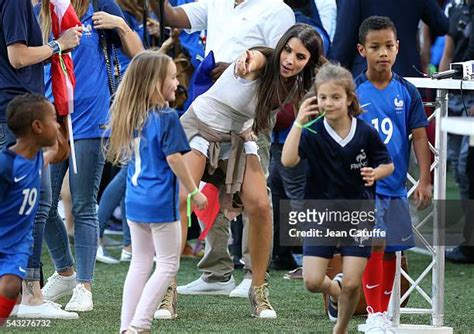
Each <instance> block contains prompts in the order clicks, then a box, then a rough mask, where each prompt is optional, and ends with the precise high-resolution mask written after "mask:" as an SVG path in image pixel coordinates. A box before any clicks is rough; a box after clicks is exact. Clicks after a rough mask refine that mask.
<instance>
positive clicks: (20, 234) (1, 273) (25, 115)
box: [0, 94, 59, 325]
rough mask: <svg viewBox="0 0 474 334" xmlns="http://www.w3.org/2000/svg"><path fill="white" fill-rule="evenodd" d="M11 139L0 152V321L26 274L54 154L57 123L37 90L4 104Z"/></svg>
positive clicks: (14, 301) (14, 299) (4, 316)
mask: <svg viewBox="0 0 474 334" xmlns="http://www.w3.org/2000/svg"><path fill="white" fill-rule="evenodd" d="M7 124H8V127H9V128H10V130H11V131H12V132H13V134H14V135H15V137H16V143H15V144H14V145H12V146H10V147H7V148H5V149H4V150H3V151H2V152H0V325H1V324H3V322H4V320H5V319H6V318H7V317H8V316H9V314H10V312H11V310H12V309H13V306H14V305H15V303H16V299H17V297H18V294H19V293H20V290H21V281H22V279H24V278H25V275H26V267H27V264H28V257H29V255H30V253H31V248H32V245H33V238H32V229H33V221H34V217H35V213H36V210H37V208H38V198H39V197H38V196H39V192H40V184H41V182H40V179H41V171H42V169H43V165H44V164H45V163H48V162H49V160H50V159H51V158H52V157H53V156H54V153H55V152H54V150H50V151H48V152H47V153H45V155H44V158H43V151H42V148H43V147H46V146H53V145H55V143H56V140H57V136H58V129H59V124H58V123H57V122H56V112H55V110H54V107H53V105H52V104H51V103H50V102H49V101H48V100H47V99H46V98H45V97H43V96H42V95H39V94H25V95H21V96H18V97H16V98H15V99H13V100H12V101H11V102H10V104H9V105H8V107H7Z"/></svg>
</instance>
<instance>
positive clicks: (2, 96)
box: [0, 0, 44, 122]
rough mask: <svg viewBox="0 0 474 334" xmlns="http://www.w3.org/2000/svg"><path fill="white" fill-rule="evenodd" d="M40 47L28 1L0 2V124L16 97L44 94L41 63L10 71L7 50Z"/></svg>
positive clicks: (11, 0)
mask: <svg viewBox="0 0 474 334" xmlns="http://www.w3.org/2000/svg"><path fill="white" fill-rule="evenodd" d="M16 43H20V44H25V45H26V46H41V45H43V39H42V38H41V29H40V27H39V24H38V22H37V21H36V18H35V15H34V13H33V8H32V5H31V1H30V0H0V122H6V117H5V112H6V109H7V104H8V103H9V102H10V101H11V100H12V99H13V98H14V97H15V96H17V95H22V94H25V93H39V94H43V93H44V84H43V63H42V62H40V63H38V64H35V65H31V66H26V67H23V68H21V69H19V70H16V69H14V68H13V66H12V65H11V64H10V61H9V60H8V51H7V46H9V45H12V44H16Z"/></svg>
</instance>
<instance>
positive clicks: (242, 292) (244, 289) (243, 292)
mask: <svg viewBox="0 0 474 334" xmlns="http://www.w3.org/2000/svg"><path fill="white" fill-rule="evenodd" d="M251 285H252V279H251V278H244V279H243V280H242V282H240V284H239V285H237V287H236V288H235V289H234V290H232V291H231V292H230V294H229V297H238V298H248V297H249V289H250V286H251Z"/></svg>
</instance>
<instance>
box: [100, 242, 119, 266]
mask: <svg viewBox="0 0 474 334" xmlns="http://www.w3.org/2000/svg"><path fill="white" fill-rule="evenodd" d="M95 259H96V260H97V261H99V262H102V263H105V264H117V263H120V261H119V260H117V259H114V258H113V257H112V256H110V255H109V254H108V253H107V252H106V251H105V250H104V248H103V247H102V246H99V247H97V254H96V256H95Z"/></svg>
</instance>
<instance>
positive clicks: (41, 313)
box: [17, 301, 79, 320]
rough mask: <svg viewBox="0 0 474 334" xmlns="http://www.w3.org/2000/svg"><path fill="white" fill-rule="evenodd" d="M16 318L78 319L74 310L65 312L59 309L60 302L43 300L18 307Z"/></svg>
mask: <svg viewBox="0 0 474 334" xmlns="http://www.w3.org/2000/svg"><path fill="white" fill-rule="evenodd" d="M17 317H18V318H34V319H38V318H39V319H63V320H72V319H79V315H78V314H77V313H74V312H67V311H64V310H62V309H61V305H60V304H56V303H53V302H50V301H45V302H44V303H43V304H41V305H35V306H30V305H24V304H21V305H20V307H19V308H18V313H17Z"/></svg>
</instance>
